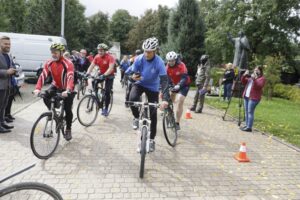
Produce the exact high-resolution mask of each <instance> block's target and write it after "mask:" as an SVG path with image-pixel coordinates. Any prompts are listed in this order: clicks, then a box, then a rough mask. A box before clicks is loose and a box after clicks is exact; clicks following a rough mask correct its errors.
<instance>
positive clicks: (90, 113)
mask: <svg viewBox="0 0 300 200" xmlns="http://www.w3.org/2000/svg"><path fill="white" fill-rule="evenodd" d="M98 111H99V105H98V102H97V99H96V97H95V96H94V95H87V96H84V97H83V98H82V99H81V100H80V102H79V104H78V107H77V118H78V121H79V123H80V124H81V125H83V126H90V125H92V124H93V123H94V122H95V120H96V118H97V115H98Z"/></svg>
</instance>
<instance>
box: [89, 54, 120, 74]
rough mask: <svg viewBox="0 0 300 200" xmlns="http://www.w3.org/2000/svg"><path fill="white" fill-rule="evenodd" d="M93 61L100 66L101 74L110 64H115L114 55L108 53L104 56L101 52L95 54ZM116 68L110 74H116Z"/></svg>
mask: <svg viewBox="0 0 300 200" xmlns="http://www.w3.org/2000/svg"><path fill="white" fill-rule="evenodd" d="M93 63H94V64H95V65H98V66H99V69H100V74H104V73H105V72H106V71H107V70H108V68H109V65H110V64H115V59H114V57H113V56H112V55H110V54H108V53H106V54H105V55H104V56H102V57H101V56H100V55H99V54H98V55H96V56H95V58H94V60H93ZM114 73H115V70H113V71H112V72H111V73H110V75H114Z"/></svg>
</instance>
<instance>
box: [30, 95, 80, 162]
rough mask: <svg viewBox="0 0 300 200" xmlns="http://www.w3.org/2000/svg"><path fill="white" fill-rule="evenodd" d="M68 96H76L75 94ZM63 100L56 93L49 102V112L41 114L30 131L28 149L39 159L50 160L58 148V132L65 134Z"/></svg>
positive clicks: (42, 96) (43, 96)
mask: <svg viewBox="0 0 300 200" xmlns="http://www.w3.org/2000/svg"><path fill="white" fill-rule="evenodd" d="M46 94H47V91H46V92H45V93H40V94H39V95H38V97H41V98H45V96H46ZM69 95H76V92H72V93H71V94H69ZM64 99H65V97H63V96H62V93H56V95H55V96H53V97H52V98H51V100H50V101H51V109H50V112H44V113H42V114H41V115H40V117H39V118H38V119H37V120H36V121H35V123H34V125H33V127H32V129H31V134H30V147H31V150H32V152H33V154H34V155H35V156H36V157H37V158H39V159H48V158H50V157H51V156H52V154H53V153H54V152H55V150H56V148H57V146H58V143H59V139H60V132H61V133H62V134H63V135H64V134H65V126H66V120H65V116H64V113H65V111H64V101H63V100H64ZM75 120H76V119H75ZM75 120H74V121H75ZM74 121H73V122H74Z"/></svg>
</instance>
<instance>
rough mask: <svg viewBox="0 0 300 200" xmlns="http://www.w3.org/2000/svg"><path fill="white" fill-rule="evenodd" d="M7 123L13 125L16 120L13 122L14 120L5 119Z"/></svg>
mask: <svg viewBox="0 0 300 200" xmlns="http://www.w3.org/2000/svg"><path fill="white" fill-rule="evenodd" d="M5 121H6V122H7V123H12V122H13V121H14V120H12V119H10V118H8V117H5Z"/></svg>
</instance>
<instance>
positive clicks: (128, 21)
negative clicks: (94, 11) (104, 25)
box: [109, 9, 136, 53]
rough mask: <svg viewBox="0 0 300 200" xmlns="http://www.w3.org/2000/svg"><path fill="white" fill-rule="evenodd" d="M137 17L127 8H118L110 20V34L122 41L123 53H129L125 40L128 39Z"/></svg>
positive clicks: (116, 39)
mask: <svg viewBox="0 0 300 200" xmlns="http://www.w3.org/2000/svg"><path fill="white" fill-rule="evenodd" d="M135 22H136V19H135V18H134V17H132V16H131V15H130V14H129V12H128V11H127V10H123V9H120V10H117V11H116V12H115V13H114V14H113V16H112V19H111V22H110V26H109V27H110V34H111V37H112V40H114V41H118V42H120V43H121V50H122V53H128V48H127V46H126V45H125V42H126V41H127V39H128V33H129V31H130V30H131V29H132V28H133V26H134V23H135Z"/></svg>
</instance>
